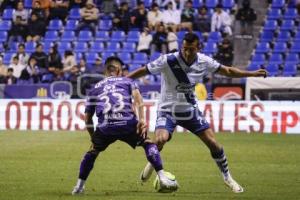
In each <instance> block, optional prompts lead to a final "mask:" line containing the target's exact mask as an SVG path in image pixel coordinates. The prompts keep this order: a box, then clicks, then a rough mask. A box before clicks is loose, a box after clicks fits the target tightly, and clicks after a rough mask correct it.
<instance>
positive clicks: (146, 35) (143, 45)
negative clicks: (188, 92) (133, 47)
mask: <svg viewBox="0 0 300 200" xmlns="http://www.w3.org/2000/svg"><path fill="white" fill-rule="evenodd" d="M151 42H152V35H151V34H150V30H149V28H147V27H145V28H144V31H143V32H142V33H141V34H140V37H139V42H138V46H137V51H139V52H144V53H146V54H148V55H150V44H151Z"/></svg>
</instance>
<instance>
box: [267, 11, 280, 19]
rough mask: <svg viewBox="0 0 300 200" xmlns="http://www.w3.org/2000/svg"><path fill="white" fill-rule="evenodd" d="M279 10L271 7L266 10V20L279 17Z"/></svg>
mask: <svg viewBox="0 0 300 200" xmlns="http://www.w3.org/2000/svg"><path fill="white" fill-rule="evenodd" d="M281 15H282V13H281V10H280V9H279V8H272V9H271V10H269V11H268V15H267V16H268V20H277V19H280V18H281Z"/></svg>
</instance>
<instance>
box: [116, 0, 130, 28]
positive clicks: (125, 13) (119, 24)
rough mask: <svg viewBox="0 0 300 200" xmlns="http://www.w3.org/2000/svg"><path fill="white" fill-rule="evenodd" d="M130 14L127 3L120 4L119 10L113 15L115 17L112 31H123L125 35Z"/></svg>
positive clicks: (128, 25)
mask: <svg viewBox="0 0 300 200" xmlns="http://www.w3.org/2000/svg"><path fill="white" fill-rule="evenodd" d="M130 23H131V20H130V12H129V8H128V3H127V2H122V3H121V6H120V9H119V10H117V12H116V13H115V17H114V18H113V29H114V30H123V31H125V32H126V33H127V32H128V31H129V28H130Z"/></svg>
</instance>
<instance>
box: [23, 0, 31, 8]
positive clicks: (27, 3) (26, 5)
mask: <svg viewBox="0 0 300 200" xmlns="http://www.w3.org/2000/svg"><path fill="white" fill-rule="evenodd" d="M24 7H25V8H31V7H32V0H25V1H24Z"/></svg>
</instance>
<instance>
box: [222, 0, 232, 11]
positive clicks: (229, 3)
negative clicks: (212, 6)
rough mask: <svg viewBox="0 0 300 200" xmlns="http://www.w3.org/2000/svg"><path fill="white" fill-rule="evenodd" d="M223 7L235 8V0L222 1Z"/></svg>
mask: <svg viewBox="0 0 300 200" xmlns="http://www.w3.org/2000/svg"><path fill="white" fill-rule="evenodd" d="M222 5H223V7H224V8H229V9H231V8H232V7H233V6H234V0H222Z"/></svg>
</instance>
